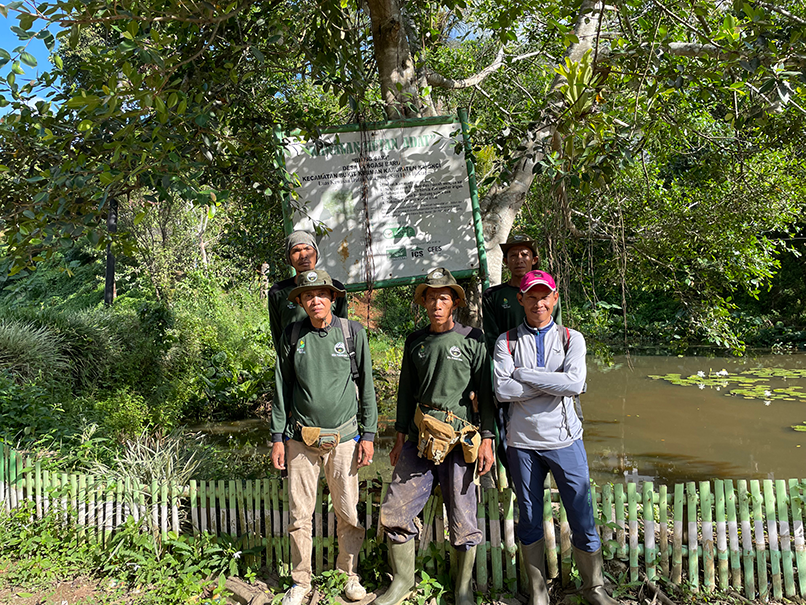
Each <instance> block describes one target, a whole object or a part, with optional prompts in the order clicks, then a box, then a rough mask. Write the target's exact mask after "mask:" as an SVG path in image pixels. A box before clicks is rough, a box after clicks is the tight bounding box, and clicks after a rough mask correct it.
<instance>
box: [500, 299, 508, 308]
mask: <svg viewBox="0 0 806 605" xmlns="http://www.w3.org/2000/svg"><path fill="white" fill-rule="evenodd" d="M501 308H502V309H509V301H508V300H507V299H506V298H505V299H504V302H502V303H501Z"/></svg>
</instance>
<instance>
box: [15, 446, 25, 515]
mask: <svg viewBox="0 0 806 605" xmlns="http://www.w3.org/2000/svg"><path fill="white" fill-rule="evenodd" d="M24 468H25V465H24V457H23V455H22V454H19V453H18V454H17V481H16V482H15V489H16V490H17V506H22V503H23V500H25V493H24V492H25V473H24V472H23V469H24Z"/></svg>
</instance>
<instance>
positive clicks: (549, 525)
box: [543, 473, 560, 578]
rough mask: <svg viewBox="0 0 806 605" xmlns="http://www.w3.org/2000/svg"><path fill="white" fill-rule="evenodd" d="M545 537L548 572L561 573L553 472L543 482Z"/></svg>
mask: <svg viewBox="0 0 806 605" xmlns="http://www.w3.org/2000/svg"><path fill="white" fill-rule="evenodd" d="M543 539H544V540H545V550H546V574H547V575H548V577H549V578H556V577H557V576H558V575H560V568H559V565H558V561H557V536H556V534H555V533H554V517H553V516H552V510H551V473H548V474H547V475H546V481H545V483H544V484H543Z"/></svg>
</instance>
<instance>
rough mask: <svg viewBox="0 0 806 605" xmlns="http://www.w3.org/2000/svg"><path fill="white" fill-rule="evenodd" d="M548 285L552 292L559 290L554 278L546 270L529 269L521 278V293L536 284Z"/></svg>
mask: <svg viewBox="0 0 806 605" xmlns="http://www.w3.org/2000/svg"><path fill="white" fill-rule="evenodd" d="M540 285H543V286H548V287H549V289H551V291H552V292H556V291H557V284H555V283H554V278H553V277H552V276H551V275H549V274H548V273H546V272H545V271H529V273H527V274H526V275H524V276H523V279H521V294H525V293H526V292H528V291H529V290H530V289H531V288H534V287H535V286H540Z"/></svg>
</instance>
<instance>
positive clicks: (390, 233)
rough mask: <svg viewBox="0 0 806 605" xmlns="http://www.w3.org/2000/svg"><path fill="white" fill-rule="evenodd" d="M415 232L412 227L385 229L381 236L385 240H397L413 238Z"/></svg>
mask: <svg viewBox="0 0 806 605" xmlns="http://www.w3.org/2000/svg"><path fill="white" fill-rule="evenodd" d="M415 235H417V232H416V231H415V230H414V227H408V226H407V227H387V228H386V229H384V230H383V236H384V237H385V238H386V239H398V238H401V237H414V236H415Z"/></svg>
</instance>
